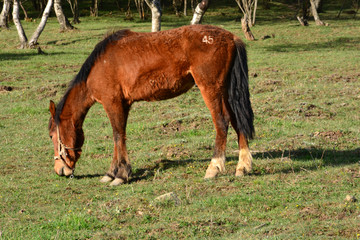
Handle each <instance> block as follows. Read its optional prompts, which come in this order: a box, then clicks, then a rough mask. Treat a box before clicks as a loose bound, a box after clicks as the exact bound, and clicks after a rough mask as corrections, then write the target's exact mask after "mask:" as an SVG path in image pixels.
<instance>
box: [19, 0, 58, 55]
mask: <svg viewBox="0 0 360 240" xmlns="http://www.w3.org/2000/svg"><path fill="white" fill-rule="evenodd" d="M52 5H53V0H48V2H47V4H46V7H45V9H44V12H43V15H42V18H41V21H40V23H39V25H38V27H37V29H36V30H35V31H34V33H33V35H32V36H31V38H30V41H28V39H27V37H26V34H25V31H24V28H23V27H22V25H21V22H20V19H19V1H18V0H14V3H13V20H14V24H15V26H16V29H17V32H18V35H19V39H20V48H35V46H36V45H37V44H38V43H37V41H38V39H39V37H40V35H41V33H42V31H43V30H44V28H45V25H46V22H47V19H48V17H49V14H50V10H51V7H52Z"/></svg>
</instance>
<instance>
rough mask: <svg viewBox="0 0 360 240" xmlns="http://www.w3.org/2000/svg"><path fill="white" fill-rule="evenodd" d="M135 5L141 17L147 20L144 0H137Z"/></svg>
mask: <svg viewBox="0 0 360 240" xmlns="http://www.w3.org/2000/svg"><path fill="white" fill-rule="evenodd" d="M135 6H136V9H137V10H138V13H139V16H140V19H141V20H145V11H144V0H135Z"/></svg>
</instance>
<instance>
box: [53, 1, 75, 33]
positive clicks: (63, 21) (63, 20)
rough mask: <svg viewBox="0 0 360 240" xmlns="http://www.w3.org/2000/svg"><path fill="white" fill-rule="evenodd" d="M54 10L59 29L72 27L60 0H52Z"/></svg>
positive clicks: (70, 28)
mask: <svg viewBox="0 0 360 240" xmlns="http://www.w3.org/2000/svg"><path fill="white" fill-rule="evenodd" d="M54 11H55V14H56V18H57V20H58V22H59V24H60V30H61V31H64V30H72V29H74V27H73V26H72V25H71V24H70V22H69V20H68V19H67V17H66V16H65V14H64V12H63V10H62V7H61V0H54Z"/></svg>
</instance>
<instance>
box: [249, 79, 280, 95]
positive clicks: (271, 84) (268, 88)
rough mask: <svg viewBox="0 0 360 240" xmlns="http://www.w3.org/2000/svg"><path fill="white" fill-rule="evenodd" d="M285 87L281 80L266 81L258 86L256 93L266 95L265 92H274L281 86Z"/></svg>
mask: <svg viewBox="0 0 360 240" xmlns="http://www.w3.org/2000/svg"><path fill="white" fill-rule="evenodd" d="M282 85H283V82H282V81H280V80H270V79H269V80H266V81H262V82H259V83H258V84H256V88H255V89H254V93H264V92H274V91H275V90H277V89H278V88H279V87H280V86H282Z"/></svg>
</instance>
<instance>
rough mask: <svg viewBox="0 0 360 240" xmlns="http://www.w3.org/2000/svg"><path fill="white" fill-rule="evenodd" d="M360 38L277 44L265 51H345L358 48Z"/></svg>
mask: <svg viewBox="0 0 360 240" xmlns="http://www.w3.org/2000/svg"><path fill="white" fill-rule="evenodd" d="M359 45H360V37H340V38H337V39H334V40H331V41H327V42H319V43H304V44H292V43H286V44H278V45H273V46H268V47H266V50H267V51H273V52H306V51H318V50H319V49H334V48H335V49H346V48H349V49H351V48H356V47H357V48H359Z"/></svg>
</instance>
